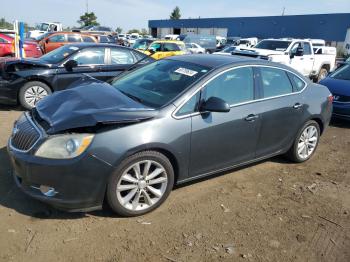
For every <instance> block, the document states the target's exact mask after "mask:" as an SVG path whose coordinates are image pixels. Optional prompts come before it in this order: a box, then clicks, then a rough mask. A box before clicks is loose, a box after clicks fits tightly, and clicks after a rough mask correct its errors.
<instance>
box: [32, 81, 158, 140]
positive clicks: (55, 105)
mask: <svg viewBox="0 0 350 262" xmlns="http://www.w3.org/2000/svg"><path fill="white" fill-rule="evenodd" d="M81 81H82V82H83V83H81V84H79V85H75V86H76V87H74V88H70V89H67V90H64V91H60V92H56V93H54V94H53V95H50V96H48V97H46V98H45V99H43V100H42V101H40V102H39V103H38V104H37V106H36V112H37V113H38V114H39V116H40V118H41V119H43V120H44V121H46V123H47V124H48V126H49V127H48V128H47V130H46V132H47V133H48V134H54V133H58V132H62V131H65V130H71V129H76V128H81V127H94V126H96V125H98V124H103V125H111V124H131V123H137V122H141V121H145V120H147V119H150V118H153V117H154V116H155V115H156V114H157V111H156V110H154V109H152V108H149V107H146V106H144V105H142V104H140V103H138V102H136V101H134V100H132V99H131V98H129V97H127V96H125V95H124V94H123V93H121V92H119V91H118V90H117V89H115V88H114V87H112V86H111V85H109V84H107V83H103V82H100V81H98V80H92V79H89V80H81Z"/></svg>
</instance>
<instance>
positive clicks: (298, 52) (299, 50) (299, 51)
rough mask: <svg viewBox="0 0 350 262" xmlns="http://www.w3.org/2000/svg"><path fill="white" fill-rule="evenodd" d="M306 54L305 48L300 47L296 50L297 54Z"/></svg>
mask: <svg viewBox="0 0 350 262" xmlns="http://www.w3.org/2000/svg"><path fill="white" fill-rule="evenodd" d="M303 55H304V48H302V47H298V48H297V51H296V52H295V56H303Z"/></svg>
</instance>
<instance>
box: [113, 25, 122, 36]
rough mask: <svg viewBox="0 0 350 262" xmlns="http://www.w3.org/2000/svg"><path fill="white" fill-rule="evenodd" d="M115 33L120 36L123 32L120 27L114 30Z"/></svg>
mask: <svg viewBox="0 0 350 262" xmlns="http://www.w3.org/2000/svg"><path fill="white" fill-rule="evenodd" d="M115 31H116V32H117V33H118V34H121V33H122V32H123V28H121V27H119V26H118V27H117V29H115Z"/></svg>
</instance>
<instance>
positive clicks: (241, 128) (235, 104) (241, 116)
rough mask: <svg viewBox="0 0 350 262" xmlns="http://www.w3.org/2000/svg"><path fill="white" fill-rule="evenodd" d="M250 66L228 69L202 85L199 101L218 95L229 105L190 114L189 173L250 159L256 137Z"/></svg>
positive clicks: (257, 119) (258, 120) (253, 92)
mask: <svg viewBox="0 0 350 262" xmlns="http://www.w3.org/2000/svg"><path fill="white" fill-rule="evenodd" d="M254 87H255V84H254V77H253V69H252V68H251V67H242V68H237V69H231V70H229V71H227V72H225V73H223V74H221V75H219V76H218V77H216V78H215V79H213V80H211V81H210V82H209V83H208V84H206V86H205V87H204V88H203V90H202V93H201V101H206V100H207V99H208V98H210V97H219V98H221V99H223V100H225V101H226V102H227V103H229V104H230V105H231V110H230V112H228V113H214V112H212V113H210V112H205V113H201V114H198V115H194V116H192V136H191V163H190V170H189V172H190V176H198V175H201V174H205V173H208V172H211V171H215V170H219V169H223V168H227V167H230V166H233V165H236V164H238V163H242V162H246V161H249V160H252V159H253V158H254V157H255V147H256V144H257V141H258V137H259V125H260V119H259V116H258V115H257V114H256V111H255V104H254V102H253V101H254V99H255V96H256V95H255V94H256V92H255V88H254Z"/></svg>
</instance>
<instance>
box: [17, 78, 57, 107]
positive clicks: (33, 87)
mask: <svg viewBox="0 0 350 262" xmlns="http://www.w3.org/2000/svg"><path fill="white" fill-rule="evenodd" d="M50 94H52V91H51V89H50V87H49V86H48V85H46V84H44V83H43V82H40V81H31V82H28V83H26V84H25V85H23V86H22V88H21V89H20V90H19V94H18V99H19V102H20V104H21V106H23V107H24V108H25V109H27V110H30V109H32V108H33V107H35V105H36V104H37V103H38V102H39V101H40V100H41V99H43V98H44V97H46V96H48V95H50ZM31 98H32V99H31Z"/></svg>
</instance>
